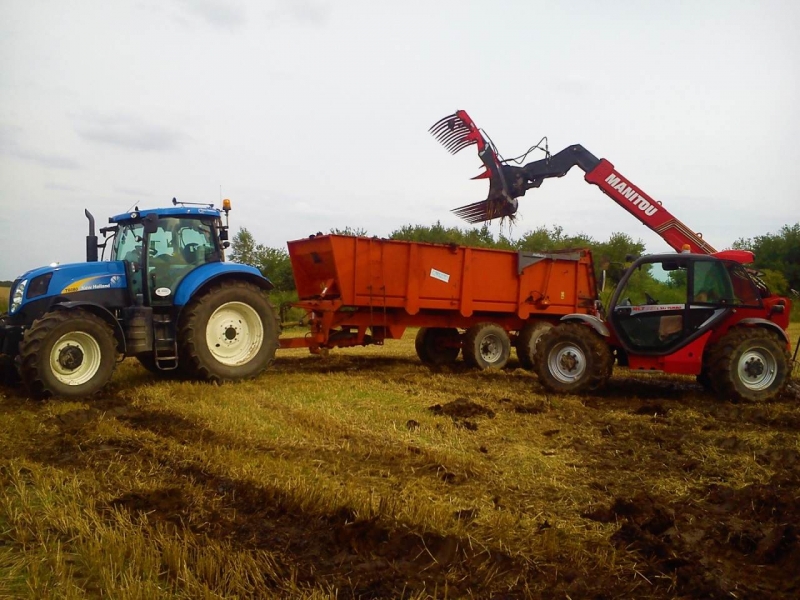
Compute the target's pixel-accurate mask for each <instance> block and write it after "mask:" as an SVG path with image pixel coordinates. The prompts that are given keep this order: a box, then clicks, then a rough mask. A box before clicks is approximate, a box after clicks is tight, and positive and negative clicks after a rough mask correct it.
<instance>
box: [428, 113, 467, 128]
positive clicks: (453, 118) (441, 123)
mask: <svg viewBox="0 0 800 600" xmlns="http://www.w3.org/2000/svg"><path fill="white" fill-rule="evenodd" d="M451 122H452V123H453V124H458V123H463V121H462V120H461V117H459V116H458V115H457V114H456V113H453V114H452V115H447V116H446V117H442V118H441V119H439V120H438V121H436V123H434V124H433V125H431V127H430V129H428V131H433V130H434V129H440V128H442V127H451V125H450V123H451Z"/></svg>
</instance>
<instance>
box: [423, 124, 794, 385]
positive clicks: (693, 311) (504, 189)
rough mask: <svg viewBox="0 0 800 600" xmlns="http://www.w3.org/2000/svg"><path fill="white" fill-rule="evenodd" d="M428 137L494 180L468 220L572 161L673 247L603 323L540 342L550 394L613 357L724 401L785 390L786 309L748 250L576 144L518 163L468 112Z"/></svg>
mask: <svg viewBox="0 0 800 600" xmlns="http://www.w3.org/2000/svg"><path fill="white" fill-rule="evenodd" d="M431 132H432V133H433V134H434V135H435V136H436V137H437V139H439V141H442V142H443V143H446V144H447V147H448V149H449V150H450V151H451V152H458V151H459V150H462V149H463V148H465V147H467V146H469V145H473V144H474V145H477V146H478V150H479V156H480V157H481V160H482V162H483V163H484V165H485V167H486V172H485V173H483V174H482V175H480V176H479V178H489V180H490V186H489V195H488V197H487V198H486V200H483V201H481V202H475V203H473V204H469V205H466V206H462V207H459V208H457V209H455V210H454V211H453V212H455V213H456V214H458V215H459V216H461V217H463V218H464V219H466V220H467V221H469V222H472V223H476V222H480V221H487V220H490V219H495V218H502V217H513V215H514V214H515V213H516V211H517V208H518V202H517V198H519V197H520V196H523V195H525V193H526V191H528V190H530V189H533V188H538V187H540V186H541V184H542V182H543V181H544V180H545V179H548V178H551V177H563V176H564V175H566V174H567V173H568V172H569V170H570V169H571V168H572V167H575V166H577V167H579V168H580V169H582V170H583V171H584V172H585V180H586V181H587V182H589V183H591V184H593V185H596V186H597V187H599V188H600V189H601V190H602V191H603V193H605V194H606V195H607V196H609V197H610V198H611V199H612V200H614V201H615V202H616V203H617V204H619V205H620V206H622V208H624V209H625V210H626V211H628V212H629V213H631V214H632V215H633V216H634V217H636V218H637V219H638V220H639V221H641V222H642V223H643V224H644V225H645V226H647V227H648V228H650V229H651V230H653V231H655V232H656V233H657V234H659V235H660V236H661V237H662V238H663V239H664V241H666V242H667V243H668V244H669V245H670V246H671V247H672V248H673V249H675V250H676V251H677V254H664V255H654V256H650V257H644V258H641V259H639V260H638V261H636V262H635V263H634V264H633V265H632V266H631V267H630V268H629V269H628V271H627V272H626V274H625V275H624V276H623V278H622V280H621V281H620V282H619V284H618V285H617V288H616V290H615V293H614V295H613V297H612V299H611V302H610V306H609V307H608V309H607V311H606V316H605V318H604V319H603V318H587V317H586V316H585V315H565V316H564V317H563V318H562V321H563V322H564V326H562V327H557V328H555V329H553V330H551V331H549V332H547V333H546V334H545V335H544V336H543V337H542V338H541V343H540V346H539V350H537V353H536V356H535V358H536V360H535V362H536V363H537V365H536V366H537V371H538V373H539V376H540V379H541V380H542V381H543V382H544V384H545V386H546V387H549V388H550V389H552V390H554V391H559V390H560V391H578V390H580V389H587V388H593V387H597V386H598V385H601V384H602V383H604V382H605V380H606V379H608V377H609V376H610V375H611V366H612V365H613V363H614V362H617V363H618V364H621V365H624V366H628V367H630V368H633V369H641V370H659V371H664V372H667V373H683V374H693V375H698V376H699V377H700V378H701V379H702V380H703V381H704V382H705V383H706V384H708V385H709V386H710V387H713V388H714V389H715V390H716V391H717V392H718V393H720V394H721V395H728V396H730V397H735V398H750V399H764V398H767V397H773V396H774V395H776V394H777V393H779V392H780V390H781V389H782V388H783V387H784V386H785V385H786V383H787V382H788V379H789V374H790V372H791V357H790V354H789V351H790V342H789V337H788V334H787V332H786V330H787V328H788V326H789V312H790V308H791V303H790V301H789V300H788V299H787V298H783V297H780V296H776V295H774V294H772V293H771V292H770V291H769V289H768V288H767V286H766V285H765V284H764V283H763V282H762V281H761V280H760V279H759V278H758V275H757V274H756V273H755V272H754V271H748V270H747V269H745V268H744V267H743V266H742V265H744V264H749V263H752V262H753V260H754V257H753V254H752V252H749V251H743V250H725V251H722V252H717V251H716V250H715V249H714V248H713V247H712V246H711V245H710V244H709V243H708V242H706V241H705V240H704V239H703V238H702V236H701V235H700V234H698V233H695V232H694V231H693V230H691V229H690V228H689V227H687V226H686V225H685V224H684V223H682V222H681V221H679V220H678V219H676V218H675V217H674V216H673V215H672V214H671V213H670V212H669V211H668V210H667V209H666V208H665V207H664V206H663V204H662V203H661V202H658V201H656V200H654V199H653V198H652V197H650V196H649V195H648V194H646V193H645V192H644V191H643V190H641V189H640V188H639V187H637V186H636V185H634V184H633V183H631V181H630V180H629V179H627V178H626V177H624V176H623V175H622V174H621V173H619V172H618V171H617V170H616V169H615V168H614V165H613V164H611V163H610V162H609V161H607V160H605V159H598V158H597V157H596V156H594V155H593V154H592V153H591V152H589V151H588V150H586V149H585V148H584V147H583V146H581V145H577V144H576V145H573V146H569V147H567V148H565V149H564V150H562V151H560V152H558V153H556V154H552V155H551V154H550V153H549V152H547V151H546V150H545V152H546V157H545V158H544V159H541V160H537V161H533V162H530V163H528V164H525V165H522V166H514V165H511V164H509V161H505V160H503V159H501V157H500V155H499V153H498V152H497V149H496V148H495V147H494V146H493V144H492V143H491V141H490V140H489V138H488V136H485V135H484V134H483V132H482V131H481V130H480V129H478V128H477V126H476V125H475V124H474V122H473V121H472V119H470V117H469V115H467V114H466V112H464V111H458V112H457V113H455V114H454V115H450V116H449V117H445V118H444V119H442V120H440V121H438V122H437V123H436V124H435V125H434V126H433V127H432V128H431ZM442 132H444V133H442ZM443 138H444V139H443ZM537 147H538V145H537V146H535V147H534V148H537ZM648 287H649V292H648V291H647V289H646V288H648ZM651 292H652V293H659V295H661V296H663V297H662V298H660V299H659V298H656V297H654V296H653V295H651ZM636 295H638V296H639V297H638V298H636V297H633V296H636ZM576 324H580V325H587V326H588V327H581V326H577V327H576ZM587 332H588V333H587ZM597 338H599V341H600V342H602V344H601V345H598V339H597Z"/></svg>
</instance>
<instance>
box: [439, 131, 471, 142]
mask: <svg viewBox="0 0 800 600" xmlns="http://www.w3.org/2000/svg"><path fill="white" fill-rule="evenodd" d="M469 133H470V132H469V129H467V128H462V129H453V130H452V131H451V130H449V129H445V130H444V131H443V132H442V133H440V134H439V135H437V136H435V137H436V139H437V140H439V141H440V142H441V141H443V140H448V139H451V138H463V137H466V136H468V135H469Z"/></svg>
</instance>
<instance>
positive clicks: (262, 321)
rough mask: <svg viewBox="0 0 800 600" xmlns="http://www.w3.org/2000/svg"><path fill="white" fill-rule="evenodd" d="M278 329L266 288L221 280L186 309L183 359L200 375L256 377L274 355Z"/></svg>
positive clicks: (210, 377) (181, 331)
mask: <svg viewBox="0 0 800 600" xmlns="http://www.w3.org/2000/svg"><path fill="white" fill-rule="evenodd" d="M279 331H280V327H279V325H278V319H277V317H276V316H275V309H274V308H273V307H272V305H271V304H270V303H269V300H268V299H267V296H266V294H264V292H262V291H261V289H259V288H258V287H257V286H255V285H253V284H251V283H246V282H243V281H236V282H227V283H222V284H218V285H216V286H214V287H212V288H210V289H209V290H208V291H207V292H205V293H204V294H203V295H202V296H200V297H198V298H196V299H195V300H193V301H192V302H191V303H190V304H189V305H188V306H187V307H186V308H185V309H184V311H183V314H182V316H181V322H180V326H179V333H178V340H179V342H178V345H179V348H180V360H181V363H182V364H183V365H184V367H186V368H188V369H189V371H187V372H190V373H192V375H193V376H195V377H197V378H199V379H206V380H210V381H234V380H236V379H248V378H252V377H256V376H257V375H258V374H259V373H261V372H262V371H264V369H266V368H267V367H268V366H269V365H270V364H271V363H272V361H273V360H274V359H275V351H276V350H277V349H278V335H279Z"/></svg>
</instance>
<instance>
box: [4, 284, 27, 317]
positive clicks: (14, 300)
mask: <svg viewBox="0 0 800 600" xmlns="http://www.w3.org/2000/svg"><path fill="white" fill-rule="evenodd" d="M27 285H28V280H27V279H23V280H22V281H20V282H19V283H18V284H17V286H16V287H15V288H14V291H13V292H11V306H9V307H8V312H9V314H14V313H15V312H17V309H18V308H19V307H20V306H21V305H22V299H23V298H24V297H25V287H26V286H27Z"/></svg>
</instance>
